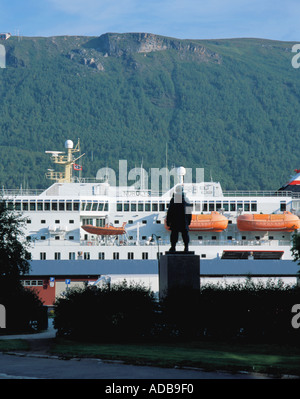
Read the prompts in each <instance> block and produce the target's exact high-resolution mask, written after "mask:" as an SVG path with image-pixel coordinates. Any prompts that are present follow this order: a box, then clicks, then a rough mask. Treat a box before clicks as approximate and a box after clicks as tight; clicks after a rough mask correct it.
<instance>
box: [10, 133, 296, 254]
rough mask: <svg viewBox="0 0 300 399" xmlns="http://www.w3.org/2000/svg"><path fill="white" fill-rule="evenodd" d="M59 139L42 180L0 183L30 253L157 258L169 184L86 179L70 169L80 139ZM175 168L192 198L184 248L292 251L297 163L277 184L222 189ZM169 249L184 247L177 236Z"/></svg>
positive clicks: (164, 233) (166, 242)
mask: <svg viewBox="0 0 300 399" xmlns="http://www.w3.org/2000/svg"><path fill="white" fill-rule="evenodd" d="M65 147H66V152H60V151H46V152H47V153H50V155H51V160H52V161H53V162H54V164H56V165H60V166H62V167H63V168H64V170H63V171H55V170H52V169H49V170H48V173H47V177H48V178H49V179H51V180H53V181H54V182H53V184H52V185H51V186H50V187H49V188H47V189H46V190H43V191H41V192H37V191H34V190H22V189H20V190H17V191H16V190H4V189H3V197H4V198H5V200H6V201H7V206H8V207H9V209H15V210H16V211H20V212H22V214H23V216H24V217H25V219H26V227H25V236H26V238H27V240H28V241H30V251H31V254H32V260H39V261H43V260H72V261H74V260H78V261H80V260H82V261H86V260H103V261H105V260H122V259H123V260H132V259H134V260H147V259H149V260H150V259H151V260H156V259H158V258H159V256H160V255H161V254H163V253H165V252H166V251H168V250H169V247H170V239H169V237H170V232H169V231H168V227H167V226H166V224H165V217H166V212H167V209H168V205H169V202H170V199H171V197H172V195H173V193H174V190H175V189H176V184H175V185H174V187H173V188H171V189H170V190H168V191H167V192H165V193H162V194H160V195H159V194H157V193H153V192H151V190H143V189H141V188H139V189H137V188H136V187H135V186H134V185H133V186H130V187H113V186H111V185H110V184H109V182H108V181H99V180H96V179H95V180H94V181H93V182H91V181H86V180H84V179H81V178H78V177H76V176H73V175H74V170H76V169H78V164H77V161H78V159H79V158H80V157H81V156H82V155H79V153H80V142H79V141H78V143H77V145H76V146H75V147H74V145H73V142H72V141H71V140H67V141H66V143H65ZM76 152H77V153H78V155H79V156H78V157H77V158H76ZM83 155H84V154H83ZM79 169H80V168H79ZM178 170H179V177H178V183H177V184H180V185H183V187H184V191H185V193H186V197H187V199H188V200H189V202H190V203H191V206H192V222H191V225H190V245H189V250H190V251H194V252H195V254H198V255H199V256H200V259H203V260H204V259H207V260H210V259H268V260H270V259H274V260H275V259H281V260H291V259H292V256H291V251H290V248H291V239H292V235H293V232H295V231H296V230H297V229H299V228H300V220H299V217H298V215H299V214H300V171H297V173H296V176H294V177H293V178H292V179H291V180H290V181H289V182H288V183H287V184H286V185H285V186H283V187H282V188H280V189H279V190H277V191H227V192H226V191H223V190H222V188H221V185H220V183H216V182H201V183H184V172H183V171H184V168H179V169H178ZM298 189H299V191H298ZM176 249H177V250H179V251H180V250H183V243H182V242H181V241H179V242H178V244H177V248H176Z"/></svg>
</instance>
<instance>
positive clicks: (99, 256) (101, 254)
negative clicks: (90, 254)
mask: <svg viewBox="0 0 300 399" xmlns="http://www.w3.org/2000/svg"><path fill="white" fill-rule="evenodd" d="M98 259H100V260H104V259H105V254H104V252H99V254H98Z"/></svg>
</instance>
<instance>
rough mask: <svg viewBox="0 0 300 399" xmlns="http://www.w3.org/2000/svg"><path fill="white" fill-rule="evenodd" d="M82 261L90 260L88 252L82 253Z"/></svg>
mask: <svg viewBox="0 0 300 399" xmlns="http://www.w3.org/2000/svg"><path fill="white" fill-rule="evenodd" d="M83 259H85V260H90V259H91V255H90V253H89V252H84V253H83Z"/></svg>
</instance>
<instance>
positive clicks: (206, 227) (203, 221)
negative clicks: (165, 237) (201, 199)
mask: <svg viewBox="0 0 300 399" xmlns="http://www.w3.org/2000/svg"><path fill="white" fill-rule="evenodd" d="M227 226H228V219H227V218H226V217H225V216H223V215H221V214H220V213H219V212H211V213H210V214H205V215H202V214H201V215H192V221H191V223H190V225H189V229H190V231H213V232H221V231H223V230H225V229H226V228H227ZM165 228H166V229H167V230H170V227H169V226H167V224H166V220H165Z"/></svg>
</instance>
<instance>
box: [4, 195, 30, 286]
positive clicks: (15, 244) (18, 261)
mask: <svg viewBox="0 0 300 399" xmlns="http://www.w3.org/2000/svg"><path fill="white" fill-rule="evenodd" d="M24 223H25V222H24V220H23V219H22V218H21V216H20V215H19V214H17V213H16V212H15V211H13V210H9V209H8V208H7V206H6V203H5V201H1V202H0V280H2V281H3V280H5V281H7V280H13V281H14V283H16V282H17V281H19V277H20V275H22V274H26V273H28V272H29V270H30V263H29V260H30V259H31V254H30V252H29V251H28V245H29V243H27V242H26V240H24V233H23V231H22V226H23V225H24Z"/></svg>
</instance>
